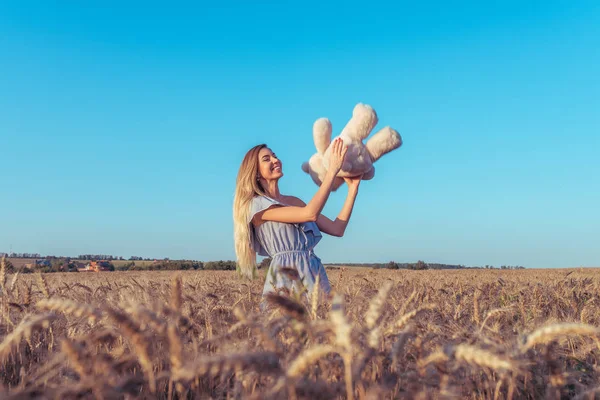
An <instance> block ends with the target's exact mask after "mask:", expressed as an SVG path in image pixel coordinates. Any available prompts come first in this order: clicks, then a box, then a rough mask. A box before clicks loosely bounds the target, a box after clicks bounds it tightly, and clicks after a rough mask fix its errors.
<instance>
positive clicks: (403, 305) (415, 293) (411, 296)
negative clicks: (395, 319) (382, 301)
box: [398, 288, 419, 315]
mask: <svg viewBox="0 0 600 400" xmlns="http://www.w3.org/2000/svg"><path fill="white" fill-rule="evenodd" d="M418 293H419V292H418V291H417V289H416V288H414V289H413V291H412V293H411V294H410V296H408V299H406V301H405V302H404V303H403V304H402V308H401V309H400V311H398V314H400V315H404V313H406V310H407V309H408V306H409V305H410V303H411V302H412V301H413V300H414V299H415V297H417V294H418Z"/></svg>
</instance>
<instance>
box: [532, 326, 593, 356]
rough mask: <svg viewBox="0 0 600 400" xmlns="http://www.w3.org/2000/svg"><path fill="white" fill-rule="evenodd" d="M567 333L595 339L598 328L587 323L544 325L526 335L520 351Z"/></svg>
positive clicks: (548, 341)
mask: <svg viewBox="0 0 600 400" xmlns="http://www.w3.org/2000/svg"><path fill="white" fill-rule="evenodd" d="M567 335H580V336H590V337H593V338H594V339H596V340H597V339H598V335H600V329H599V328H597V327H595V326H592V325H588V324H579V323H571V322H565V323H557V324H552V325H548V326H544V327H541V328H539V329H537V330H535V331H534V332H532V333H530V334H529V335H528V336H527V338H526V340H525V343H523V345H522V346H521V352H523V353H524V352H526V351H527V350H529V349H531V348H532V347H534V346H535V345H537V344H546V343H550V342H552V341H554V340H555V339H557V338H559V337H561V336H567Z"/></svg>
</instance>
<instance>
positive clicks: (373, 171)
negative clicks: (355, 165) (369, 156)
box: [362, 165, 375, 181]
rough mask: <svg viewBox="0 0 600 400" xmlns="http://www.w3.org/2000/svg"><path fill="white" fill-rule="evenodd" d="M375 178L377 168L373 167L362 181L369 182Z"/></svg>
mask: <svg viewBox="0 0 600 400" xmlns="http://www.w3.org/2000/svg"><path fill="white" fill-rule="evenodd" d="M374 176H375V166H374V165H372V166H371V169H370V170H368V171H367V172H365V173H364V174H363V176H362V180H363V181H368V180H370V179H373V177H374Z"/></svg>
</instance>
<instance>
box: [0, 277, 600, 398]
mask: <svg viewBox="0 0 600 400" xmlns="http://www.w3.org/2000/svg"><path fill="white" fill-rule="evenodd" d="M328 273H329V279H330V281H331V284H332V286H333V288H334V295H333V296H332V297H331V298H329V299H320V301H318V302H317V301H312V300H310V301H303V300H302V299H300V300H299V301H297V300H294V297H293V296H287V295H285V294H281V295H279V296H273V297H272V298H269V299H268V300H269V305H270V308H269V310H267V311H264V312H261V311H260V309H259V302H260V300H261V290H262V280H260V279H259V280H256V281H253V282H243V281H240V280H238V279H237V277H236V275H235V273H234V272H228V271H216V272H205V271H185V272H166V271H165V272H163V271H160V272H158V271H156V272H105V273H65V274H45V275H43V276H42V275H33V274H29V275H21V276H17V277H15V276H14V275H8V276H6V275H5V276H2V274H0V284H2V286H1V290H2V296H1V297H0V300H1V302H0V307H1V308H0V311H1V312H2V318H1V320H0V342H1V343H0V378H1V385H0V397H1V398H5V399H24V398H53V399H54V398H56V399H69V398H98V399H102V398H104V399H112V398H123V399H127V398H160V399H167V398H215V399H217V398H218V399H225V398H228V399H229V398H249V399H281V398H291V399H293V398H298V399H300V398H306V399H317V398H326V399H332V398H350V399H367V398H370V399H388V398H394V399H398V398H406V399H409V398H410V399H413V398H416V399H419V398H422V399H426V398H432V399H433V398H446V399H450V398H466V399H504V398H513V399H521V398H527V399H540V398H549V399H554V398H556V399H558V398H577V397H580V398H594V397H595V396H596V392H599V393H600V389H599V390H597V391H595V389H596V388H599V386H598V385H599V384H600V383H599V382H598V377H599V370H598V366H597V363H598V357H599V355H600V353H599V347H598V346H599V344H600V342H599V340H598V338H599V334H600V330H599V328H598V327H599V326H600V312H598V305H599V293H600V292H599V290H598V289H599V279H600V277H599V275H598V271H597V270H593V269H586V270H580V269H573V270H517V271H508V270H479V271H469V270H445V271H406V270H394V271H392V270H371V269H356V270H350V269H345V270H344V269H341V270H330V271H329V272H328ZM289 275H290V279H293V278H294V277H293V276H292V275H293V274H291V273H289ZM312 298H313V299H317V296H313V297H312Z"/></svg>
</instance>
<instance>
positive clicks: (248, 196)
mask: <svg viewBox="0 0 600 400" xmlns="http://www.w3.org/2000/svg"><path fill="white" fill-rule="evenodd" d="M265 147H267V145H266V144H259V145H256V146H254V147H253V148H251V149H250V150H248V152H247V153H246V155H245V156H244V159H243V160H242V165H241V166H240V169H239V171H238V175H237V181H236V186H235V196H234V199H233V238H234V243H235V254H236V257H237V265H236V270H237V271H238V273H240V275H242V276H243V277H246V278H250V279H253V278H254V277H256V252H255V251H254V249H252V248H251V247H250V226H249V224H248V216H249V215H250V202H251V201H252V199H253V198H254V197H255V196H256V195H265V191H264V189H263V188H262V185H261V184H260V182H259V181H258V180H257V179H256V178H257V174H258V153H259V152H260V150H261V149H263V148H265Z"/></svg>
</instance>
